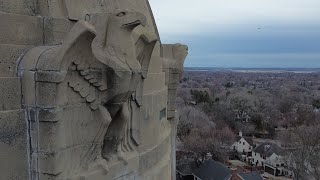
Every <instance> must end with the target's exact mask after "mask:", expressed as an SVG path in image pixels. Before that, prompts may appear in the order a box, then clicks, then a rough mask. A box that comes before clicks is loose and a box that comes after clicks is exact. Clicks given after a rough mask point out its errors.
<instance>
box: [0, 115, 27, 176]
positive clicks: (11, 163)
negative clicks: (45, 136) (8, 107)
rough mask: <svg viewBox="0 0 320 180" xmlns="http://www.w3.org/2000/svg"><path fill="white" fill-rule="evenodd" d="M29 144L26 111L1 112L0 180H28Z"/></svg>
mask: <svg viewBox="0 0 320 180" xmlns="http://www.w3.org/2000/svg"><path fill="white" fill-rule="evenodd" d="M27 142H28V141H27V125H26V121H25V119H24V111H20V110H16V111H1V112H0V152H1V153H0V162H1V163H0V169H1V176H0V177H1V178H0V179H3V180H7V179H8V180H11V179H27V177H28V158H27V156H28V151H27V149H28V147H27Z"/></svg>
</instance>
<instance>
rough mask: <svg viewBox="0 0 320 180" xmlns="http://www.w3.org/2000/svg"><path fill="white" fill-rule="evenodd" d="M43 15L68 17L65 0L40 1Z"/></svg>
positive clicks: (40, 9) (40, 10) (40, 11)
mask: <svg viewBox="0 0 320 180" xmlns="http://www.w3.org/2000/svg"><path fill="white" fill-rule="evenodd" d="M38 4H39V13H40V15H41V16H46V17H54V18H68V13H67V8H66V5H65V0H46V1H38Z"/></svg>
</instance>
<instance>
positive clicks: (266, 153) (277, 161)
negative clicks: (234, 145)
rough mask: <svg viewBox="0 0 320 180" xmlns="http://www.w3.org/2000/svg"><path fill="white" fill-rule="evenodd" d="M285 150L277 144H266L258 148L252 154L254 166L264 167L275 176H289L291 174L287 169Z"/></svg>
mask: <svg viewBox="0 0 320 180" xmlns="http://www.w3.org/2000/svg"><path fill="white" fill-rule="evenodd" d="M283 155H284V150H283V149H282V148H281V147H279V146H278V145H277V144H274V143H271V142H265V143H262V144H260V145H259V146H257V147H256V148H255V149H254V150H253V152H252V162H251V163H252V165H255V166H263V167H264V171H265V172H267V173H269V174H272V175H274V176H288V175H290V174H291V171H289V170H288V169H287V167H286V163H285V160H284V156H283Z"/></svg>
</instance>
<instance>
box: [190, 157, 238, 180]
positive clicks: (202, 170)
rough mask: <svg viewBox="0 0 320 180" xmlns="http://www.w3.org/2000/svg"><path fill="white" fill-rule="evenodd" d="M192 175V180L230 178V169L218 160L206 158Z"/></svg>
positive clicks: (223, 179)
mask: <svg viewBox="0 0 320 180" xmlns="http://www.w3.org/2000/svg"><path fill="white" fill-rule="evenodd" d="M193 175H194V180H230V179H231V177H232V171H231V170H230V169H229V168H227V167H226V166H224V165H223V164H221V163H219V162H216V161H213V160H208V161H206V162H204V163H203V164H202V165H201V166H200V167H199V168H198V169H197V170H196V171H195V172H194V173H193Z"/></svg>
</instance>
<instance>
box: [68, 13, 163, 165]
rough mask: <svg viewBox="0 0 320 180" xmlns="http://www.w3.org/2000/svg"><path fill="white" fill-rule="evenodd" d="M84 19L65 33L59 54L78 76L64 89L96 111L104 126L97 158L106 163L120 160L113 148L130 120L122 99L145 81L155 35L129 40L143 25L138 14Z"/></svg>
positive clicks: (155, 40) (121, 138)
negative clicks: (61, 51)
mask: <svg viewBox="0 0 320 180" xmlns="http://www.w3.org/2000/svg"><path fill="white" fill-rule="evenodd" d="M90 18H91V19H90V21H89V22H85V21H82V22H78V23H77V24H76V25H75V26H74V28H73V29H72V30H71V31H70V33H69V37H68V39H67V42H66V43H65V44H66V46H65V47H64V50H63V51H65V52H64V53H63V54H64V55H62V56H63V59H66V60H65V61H68V62H69V64H68V66H69V67H73V69H74V70H75V71H76V72H78V75H77V76H80V77H81V78H78V80H73V81H70V82H68V84H69V86H70V87H71V88H72V89H73V90H74V91H75V92H77V93H78V94H79V95H80V96H81V97H82V98H84V99H85V100H86V102H87V103H88V105H89V106H90V108H91V109H92V110H93V111H96V110H99V111H100V112H101V114H102V117H103V118H104V121H105V123H106V127H108V128H107V131H106V133H104V142H103V147H102V157H103V158H104V159H106V160H108V159H109V158H110V156H112V155H118V156H121V155H119V153H121V152H120V150H119V146H120V144H121V141H122V140H123V138H124V133H125V128H126V124H127V121H128V119H129V118H130V117H129V114H130V113H129V109H128V99H129V97H131V95H132V94H133V93H134V92H135V90H136V88H137V86H138V85H139V84H140V83H142V81H143V79H144V78H146V74H147V73H146V72H147V70H148V66H149V62H150V59H151V55H152V52H153V49H154V47H155V44H156V42H157V37H156V36H155V35H150V34H147V33H145V34H141V35H140V36H139V38H138V40H134V39H133V36H132V34H133V30H134V29H135V28H136V27H137V26H139V25H141V26H145V25H146V17H145V16H144V15H143V14H141V13H139V12H132V11H127V10H125V11H124V10H119V11H118V12H115V13H108V14H96V15H92V16H91V17H90ZM137 46H139V47H137ZM70 58H71V59H72V60H70ZM100 134H101V133H100Z"/></svg>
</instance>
